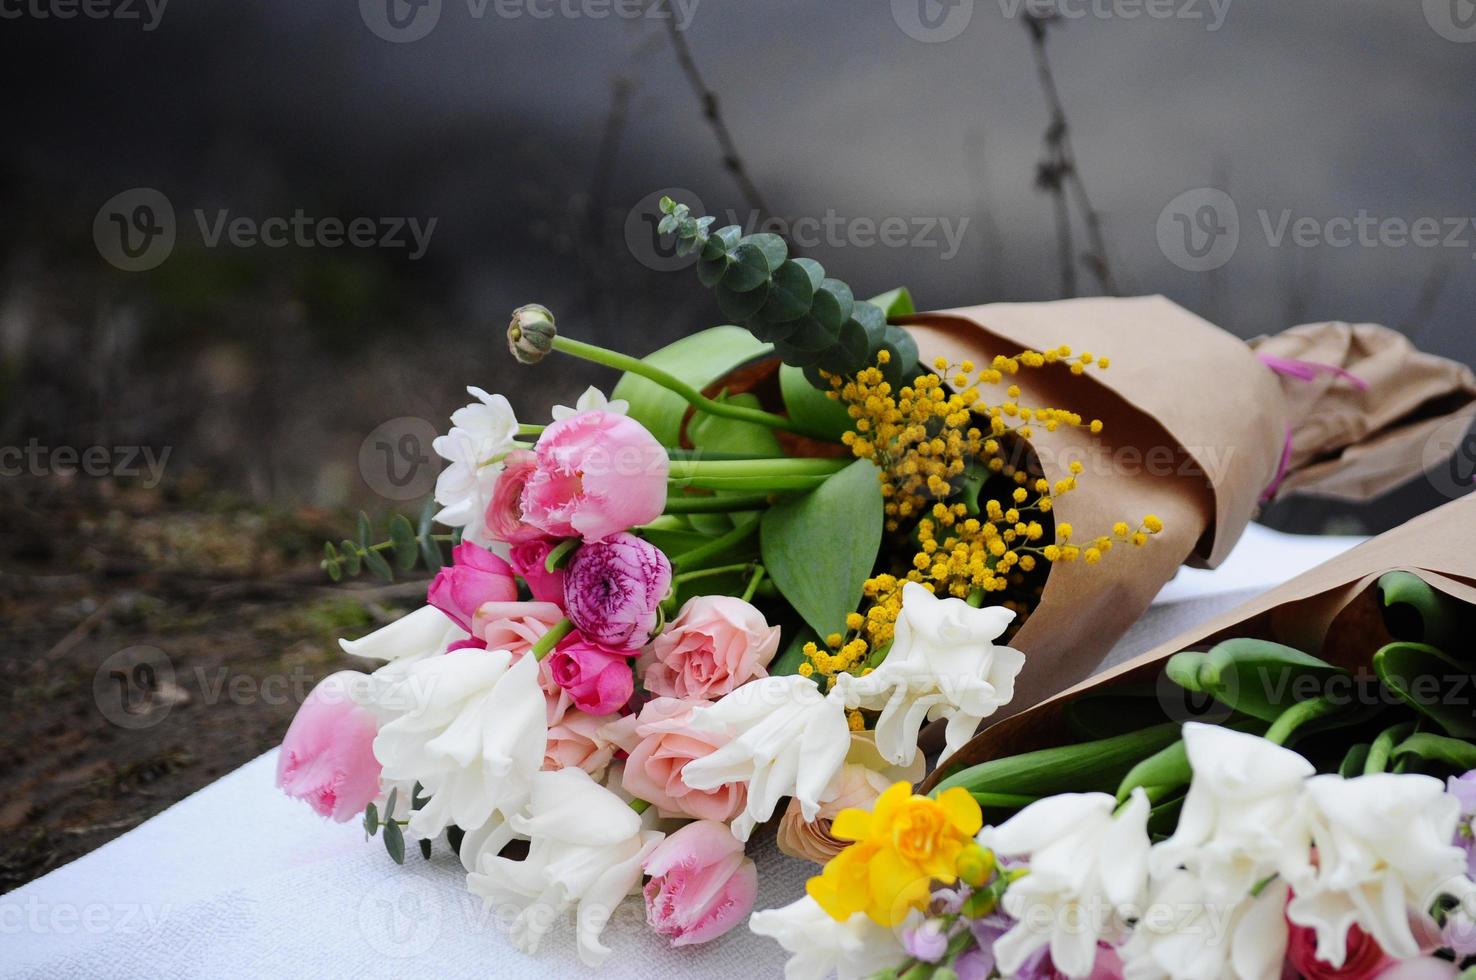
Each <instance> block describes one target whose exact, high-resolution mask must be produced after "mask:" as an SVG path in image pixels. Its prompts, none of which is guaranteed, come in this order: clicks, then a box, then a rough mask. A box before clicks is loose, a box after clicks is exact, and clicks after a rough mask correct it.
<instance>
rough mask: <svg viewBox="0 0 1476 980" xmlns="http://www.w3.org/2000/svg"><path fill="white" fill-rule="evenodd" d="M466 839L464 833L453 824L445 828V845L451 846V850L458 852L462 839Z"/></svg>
mask: <svg viewBox="0 0 1476 980" xmlns="http://www.w3.org/2000/svg"><path fill="white" fill-rule="evenodd" d="M464 837H466V831H464V830H462V829H461V828H460V827H458V826H456V825H455V824H454V823H453V824H452V825H451V826H449V827H447V828H446V843H447V844H450V845H451V850H453V851H457V852H460V850H461V841H462V838H464Z"/></svg>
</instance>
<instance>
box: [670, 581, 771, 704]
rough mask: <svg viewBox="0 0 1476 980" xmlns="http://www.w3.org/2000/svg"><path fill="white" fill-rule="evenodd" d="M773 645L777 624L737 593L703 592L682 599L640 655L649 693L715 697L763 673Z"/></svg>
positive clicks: (709, 698) (763, 675) (710, 698)
mask: <svg viewBox="0 0 1476 980" xmlns="http://www.w3.org/2000/svg"><path fill="white" fill-rule="evenodd" d="M778 651H779V627H777V626H770V625H769V624H768V622H766V621H765V620H764V614H763V613H761V612H759V611H758V610H757V609H755V608H754V607H753V606H751V605H750V604H748V603H747V602H744V601H743V600H742V599H739V598H736V597H734V596H726V595H704V596H696V597H694V598H692V599H688V600H687V603H686V605H684V606H682V611H681V612H680V613H678V614H677V617H676V619H673V620H672V621H671V623H670V625H668V626H667V627H666V629H665V630H664V631H662V633H661V635H660V636H658V637H656V638H655V639H653V640H652V641H651V646H650V648H649V649H648V650H647V651H646V653H645V654H644V655H643V656H642V657H641V666H642V667H643V668H644V670H645V674H644V678H643V679H644V682H645V685H646V688H647V689H648V690H649V691H650V692H651V693H652V694H659V695H662V696H664V697H671V698H705V699H707V700H711V701H715V700H717V699H718V698H720V697H722V696H723V695H725V694H728V693H729V692H731V691H732V690H733V689H734V688H736V687H741V686H743V685H744V684H747V683H748V682H749V681H751V680H754V679H756V678H759V677H767V676H769V672H768V671H767V670H765V668H766V667H767V666H768V665H769V661H771V660H773V659H774V654H775V653H777V652H778Z"/></svg>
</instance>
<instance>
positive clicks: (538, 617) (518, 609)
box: [471, 602, 564, 654]
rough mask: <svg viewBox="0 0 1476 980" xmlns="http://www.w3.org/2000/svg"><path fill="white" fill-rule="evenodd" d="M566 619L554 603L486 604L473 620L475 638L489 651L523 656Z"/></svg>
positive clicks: (479, 607)
mask: <svg viewBox="0 0 1476 980" xmlns="http://www.w3.org/2000/svg"><path fill="white" fill-rule="evenodd" d="M563 618H564V611H563V610H562V609H560V608H559V607H558V606H556V605H554V604H553V603H552V602H484V603H482V605H480V606H478V607H477V611H476V615H475V616H473V617H472V625H471V632H472V635H473V636H475V637H477V638H478V639H480V640H481V641H483V642H484V643H485V644H486V645H487V648H488V649H489V650H506V651H508V652H509V653H512V654H521V653H523V651H525V650H527V649H528V648H529V647H531V646H532V645H533V644H535V643H537V642H538V641H539V639H540V638H541V637H542V636H543V634H545V633H547V632H548V631H549V629H550V628H551V627H552V626H553V625H554V624H555V623H557V622H559V621H560V620H562V619H563Z"/></svg>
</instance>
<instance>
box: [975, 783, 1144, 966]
mask: <svg viewBox="0 0 1476 980" xmlns="http://www.w3.org/2000/svg"><path fill="white" fill-rule="evenodd" d="M1115 804H1116V801H1115V800H1114V799H1113V798H1112V797H1111V796H1109V795H1107V794H1106V793H1063V794H1061V795H1060V796H1050V797H1047V798H1045V799H1043V800H1038V801H1036V802H1035V803H1032V804H1030V805H1029V806H1027V807H1026V808H1025V809H1023V810H1021V811H1020V812H1019V813H1017V814H1015V816H1013V817H1011V818H1010V819H1009V820H1007V821H1005V822H1004V823H1002V824H1000V825H999V826H998V827H985V828H984V829H983V830H982V831H980V833H979V843H980V844H982V845H983V846H984V847H987V848H989V849H990V850H992V851H994V853H995V854H997V855H999V856H1000V857H1026V858H1028V859H1029V864H1030V870H1029V873H1028V874H1026V875H1024V876H1022V877H1021V878H1019V879H1018V880H1016V881H1015V882H1014V883H1012V884H1011V885H1010V886H1009V890H1008V891H1006V892H1005V893H1004V898H1003V899H1002V900H1001V903H1000V904H1001V906H1002V907H1003V908H1004V910H1005V912H1007V913H1008V914H1009V915H1010V916H1011V917H1012V918H1014V919H1015V920H1016V922H1015V925H1014V926H1012V927H1011V928H1010V930H1009V931H1008V932H1006V933H1005V934H1004V935H1003V936H1001V937H1000V938H999V940H998V941H997V942H996V943H995V944H994V955H995V957H996V959H997V960H998V963H999V969H1000V972H1001V973H1003V974H1004V975H1005V976H1011V975H1013V974H1014V973H1015V972H1016V971H1017V970H1019V969H1020V968H1021V967H1022V966H1023V965H1024V964H1025V961H1026V960H1028V959H1029V958H1030V957H1031V955H1032V954H1034V953H1035V952H1036V951H1037V950H1039V949H1040V948H1041V947H1043V946H1046V945H1049V946H1050V951H1051V962H1052V963H1054V964H1055V966H1056V969H1057V970H1059V971H1060V972H1061V973H1063V974H1065V975H1066V976H1068V977H1085V976H1087V975H1089V974H1090V973H1091V972H1092V966H1093V964H1094V963H1095V962H1096V959H1097V941H1098V940H1099V939H1106V940H1108V941H1109V942H1117V941H1119V940H1121V939H1122V938H1124V937H1125V936H1126V934H1127V925H1126V921H1125V920H1126V918H1127V917H1129V916H1131V915H1136V914H1137V913H1138V910H1139V909H1141V908H1142V903H1143V897H1144V894H1145V893H1146V891H1147V887H1148V846H1149V844H1148V809H1149V807H1148V797H1147V795H1146V794H1145V793H1144V792H1143V791H1142V790H1141V789H1135V790H1133V794H1132V797H1131V798H1130V799H1129V800H1128V801H1127V803H1125V804H1124V805H1123V808H1122V810H1121V811H1120V812H1119V813H1117V814H1114V813H1113V812H1112V811H1113V809H1114V808H1115Z"/></svg>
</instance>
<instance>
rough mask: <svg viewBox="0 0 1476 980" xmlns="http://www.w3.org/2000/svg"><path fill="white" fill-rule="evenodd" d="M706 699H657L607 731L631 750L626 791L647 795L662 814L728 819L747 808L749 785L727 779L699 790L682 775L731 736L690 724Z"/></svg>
mask: <svg viewBox="0 0 1476 980" xmlns="http://www.w3.org/2000/svg"><path fill="white" fill-rule="evenodd" d="M708 704H709V702H707V701H678V700H676V699H675V698H656V699H655V700H653V701H650V702H647V704H646V705H645V707H643V708H641V713H640V715H639V716H637V715H627V716H626V717H624V718H621V719H620V720H619V721H616V722H613V723H611V724H610V725H609V726H607V728H606V734H607V736H608V737H609V738H611V739H612V740H613V741H615V742H616V744H618V745H619V746H620V747H621V748H622V749H624V750H625V751H626V752H627V753H629V754H630V758H628V759H626V761H625V770H624V772H623V773H622V775H621V782H622V784H623V785H624V786H625V791H626V792H627V793H630V794H631V795H632V796H634V797H636V798H637V799H642V800H647V801H649V802H650V803H651V804H652V805H653V806H655V807H656V809H657V811H658V812H660V813H661V815H662V816H688V817H696V818H697V819H698V820H718V821H723V822H726V821H729V820H732V819H733V818H734V817H736V816H737V815H738V814H739V813H741V812H742V811H743V805H744V803H745V802H747V800H748V785H747V784H746V783H741V782H734V783H724V784H723V785H722V786H719V787H718V788H717V789H713V790H695V789H692V788H691V787H690V786H688V785H687V784H686V783H685V782H684V781H683V780H682V769H683V768H685V767H686V765H687V763H689V762H691V761H692V760H693V759H701V758H703V757H704V756H708V755H711V754H712V753H713V752H716V751H717V750H718V749H720V748H722V747H723V746H724V745H726V744H727V743H728V741H729V739H728V736H726V735H722V734H719V733H717V732H710V731H703V730H701V729H697V728H693V727H692V726H691V720H692V709H694V708H697V707H706V706H707V705H708Z"/></svg>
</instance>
